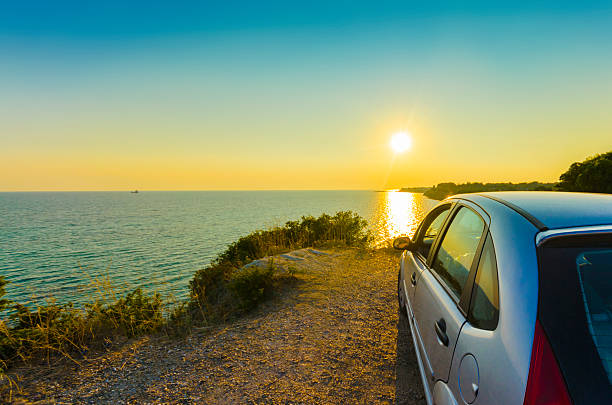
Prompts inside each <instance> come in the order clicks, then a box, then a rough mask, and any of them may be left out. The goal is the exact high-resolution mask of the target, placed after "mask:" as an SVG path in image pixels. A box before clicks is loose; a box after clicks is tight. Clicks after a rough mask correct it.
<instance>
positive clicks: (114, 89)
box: [0, 0, 612, 191]
mask: <svg viewBox="0 0 612 405" xmlns="http://www.w3.org/2000/svg"><path fill="white" fill-rule="evenodd" d="M7 3H8V4H7ZM491 3H494V4H491ZM610 38H612V5H606V3H588V2H559V1H557V2H550V3H549V2H541V1H530V2H526V3H524V4H520V3H519V2H484V1H481V2H469V3H468V2H438V1H431V2H418V3H417V2H408V1H376V2H361V1H357V0H354V1H318V0H313V1H308V2H287V1H266V0H260V1H252V2H241V1H232V0H229V1H222V2H181V1H176V2H170V1H168V2H158V1H146V2H138V1H132V2H126V1H114V0H110V1H105V2H88V1H82V0H80V1H61V0H60V1H55V2H48V1H40V2H39V1H27V2H25V1H24V2H4V3H2V4H1V5H0V191H35V190H132V189H139V190H217V189H219V190H221V189H383V188H397V187H402V186H430V185H433V184H436V183H439V182H445V181H454V182H465V181H484V182H494V181H513V182H520V181H532V180H539V181H551V182H552V181H556V180H558V177H559V175H560V174H561V173H563V172H564V171H565V170H566V169H567V168H568V167H569V165H570V164H571V163H572V162H575V161H580V160H583V159H585V158H586V157H588V156H592V155H594V154H597V153H604V152H607V151H610V150H612V114H611V113H610V112H611V111H612V41H611V40H610ZM400 130H403V131H407V132H409V133H410V134H411V136H412V141H413V143H412V148H411V149H410V150H408V151H406V152H404V153H401V154H398V153H394V152H393V151H392V150H391V148H390V147H389V140H390V138H391V135H392V134H393V133H395V132H397V131H400Z"/></svg>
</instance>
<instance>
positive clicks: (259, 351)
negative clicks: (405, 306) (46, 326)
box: [16, 250, 424, 404]
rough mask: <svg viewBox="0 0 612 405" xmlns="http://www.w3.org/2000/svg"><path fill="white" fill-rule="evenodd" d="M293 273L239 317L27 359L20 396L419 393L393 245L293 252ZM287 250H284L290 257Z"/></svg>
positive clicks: (220, 398) (387, 398)
mask: <svg viewBox="0 0 612 405" xmlns="http://www.w3.org/2000/svg"><path fill="white" fill-rule="evenodd" d="M298 253H299V254H296V255H295V256H296V257H300V256H301V259H303V260H301V259H296V260H288V261H287V260H286V259H280V260H279V261H278V262H279V263H282V262H283V260H285V261H286V264H287V263H289V262H291V265H292V266H293V268H294V269H297V270H298V274H297V278H298V281H297V282H296V283H295V285H293V286H292V287H290V288H287V289H286V290H285V291H283V292H282V293H280V294H279V295H278V296H277V297H275V298H274V299H272V300H270V301H268V302H267V303H265V304H264V305H262V306H261V307H260V308H258V309H257V310H256V311H254V312H253V313H252V314H250V315H249V316H248V317H246V318H243V319H242V320H240V321H238V322H235V323H233V324H230V325H225V326H222V327H218V328H214V329H211V330H202V331H200V332H198V333H195V334H193V335H191V336H190V337H188V338H185V339H179V340H174V341H170V340H168V339H167V338H162V337H146V338H141V339H138V340H134V341H132V342H129V343H128V344H126V345H124V346H122V348H121V349H119V350H114V351H111V352H109V353H105V354H103V355H100V356H99V357H96V358H94V359H90V360H87V361H83V362H82V364H81V365H80V366H79V367H76V366H74V365H69V364H66V365H64V366H62V367H55V368H47V367H36V368H29V369H27V368H24V369H21V370H18V371H19V372H20V373H21V374H22V375H23V376H24V379H23V381H22V383H21V385H22V387H23V390H24V392H23V395H20V396H18V397H17V398H16V400H17V401H18V402H22V403H32V402H34V403H79V404H98V403H185V404H189V403H210V404H217V403H220V404H234V403H246V404H255V403H267V404H302V403H303V404H319V403H320V404H329V403H338V404H339V403H343V404H346V403H351V404H352V403H367V404H371V403H398V404H423V403H424V399H423V389H422V386H421V382H420V380H419V376H418V370H417V366H416V360H415V358H414V351H413V348H412V344H411V337H410V332H409V328H408V325H407V320H406V318H405V317H403V316H399V315H398V311H397V299H396V284H397V263H398V259H397V255H396V254H394V253H393V252H390V251H385V250H377V251H372V252H370V251H358V250H338V251H329V252H328V253H330V254H329V255H315V254H310V253H309V252H304V251H301V252H298ZM289 259H291V258H289Z"/></svg>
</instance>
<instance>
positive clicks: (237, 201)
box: [0, 191, 437, 303]
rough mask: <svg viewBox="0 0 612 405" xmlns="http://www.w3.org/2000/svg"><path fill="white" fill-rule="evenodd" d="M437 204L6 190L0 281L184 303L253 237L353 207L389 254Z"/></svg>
mask: <svg viewBox="0 0 612 405" xmlns="http://www.w3.org/2000/svg"><path fill="white" fill-rule="evenodd" d="M436 203H437V202H436V201H434V200H430V199H428V198H426V197H423V195H422V194H413V193H401V192H372V191H228V192H222V191H219V192H217V191H193V192H181V191H177V192H170V191H168V192H161V191H160V192H155V191H150V192H143V193H139V194H131V193H124V192H78V193H69V192H67V193H59V192H58V193H54V192H46V193H45V192H41V193H0V241H1V242H2V243H0V275H2V276H5V277H6V279H7V280H9V281H10V285H9V288H8V289H7V296H6V298H9V299H15V300H20V299H22V298H23V297H24V296H28V297H32V298H31V301H37V300H42V299H44V298H45V297H50V296H53V297H55V298H57V299H58V301H60V302H64V301H66V300H70V301H73V302H76V303H79V302H81V300H84V299H86V298H87V297H88V296H90V295H91V291H92V287H91V279H92V278H94V279H96V278H100V277H102V276H104V277H108V279H109V280H110V281H111V282H112V284H113V286H115V287H117V288H118V289H119V291H118V292H121V291H128V290H131V289H133V288H135V287H143V288H144V289H146V290H147V289H156V290H158V291H160V292H161V293H164V294H174V296H175V297H176V298H179V299H183V298H187V297H188V292H189V289H188V285H189V280H190V279H191V278H192V277H193V272H194V271H195V270H197V269H201V268H203V267H205V266H206V265H208V264H209V263H210V262H211V261H212V260H213V259H214V258H215V257H216V255H217V254H219V253H220V252H222V251H224V250H225V249H226V248H227V246H228V245H229V244H230V243H232V242H234V241H235V240H237V239H238V238H239V237H241V236H244V235H247V234H248V233H250V232H253V231H254V230H257V229H262V228H266V227H269V226H272V225H282V224H284V223H285V221H289V220H297V219H299V218H300V217H301V216H302V215H313V216H319V215H321V214H322V213H328V214H330V215H333V214H334V213H336V212H337V211H346V210H351V211H354V212H356V213H358V214H359V215H361V216H362V217H363V218H365V219H367V220H368V223H369V226H370V229H371V230H372V232H373V233H374V246H376V247H383V246H385V245H387V244H388V243H389V240H390V239H393V238H395V237H397V236H399V235H412V234H413V233H414V231H415V230H416V227H417V226H418V223H419V221H420V220H421V219H422V218H423V216H424V215H425V213H426V212H427V211H428V210H429V209H430V208H431V207H433V206H434V205H435V204H436ZM123 286H125V287H123Z"/></svg>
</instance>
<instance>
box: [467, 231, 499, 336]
mask: <svg viewBox="0 0 612 405" xmlns="http://www.w3.org/2000/svg"><path fill="white" fill-rule="evenodd" d="M498 317H499V290H498V287H497V264H496V262H495V250H494V248H493V242H492V241H491V237H490V236H489V237H488V238H487V241H486V242H485V245H484V247H483V250H482V255H481V256H480V262H479V263H478V270H477V272H476V278H475V279H474V289H473V290H472V300H471V302H470V316H469V318H470V323H471V324H472V325H474V326H475V327H477V328H480V329H487V330H493V329H495V327H496V326H497V319H498Z"/></svg>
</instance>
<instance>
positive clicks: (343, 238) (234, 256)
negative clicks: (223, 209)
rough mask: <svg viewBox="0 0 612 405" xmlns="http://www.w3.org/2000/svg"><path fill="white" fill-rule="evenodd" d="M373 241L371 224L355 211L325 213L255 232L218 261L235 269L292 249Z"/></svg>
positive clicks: (243, 238)
mask: <svg viewBox="0 0 612 405" xmlns="http://www.w3.org/2000/svg"><path fill="white" fill-rule="evenodd" d="M370 240H371V235H370V233H369V231H368V230H367V221H366V220H365V219H363V218H361V217H360V216H359V215H357V214H355V213H353V212H351V211H340V212H337V213H336V214H335V215H334V216H330V215H327V214H322V215H321V216H319V217H318V218H315V217H313V216H304V217H302V218H301V221H289V222H287V223H285V225H284V226H281V227H275V228H272V229H269V230H265V231H261V230H260V231H255V232H252V233H251V234H249V235H247V236H243V237H241V238H240V239H238V240H237V241H236V242H234V243H232V244H231V245H229V246H228V248H227V249H226V250H225V252H223V253H221V254H220V255H219V257H218V258H217V262H229V263H232V264H234V265H235V266H238V267H239V266H241V265H243V264H246V263H247V262H249V261H250V260H255V259H260V258H262V257H265V256H270V255H274V254H278V253H282V252H287V251H289V250H293V249H297V248H301V247H306V246H319V245H324V244H326V243H343V244H346V245H348V246H359V245H366V244H367V243H369V242H370Z"/></svg>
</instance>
